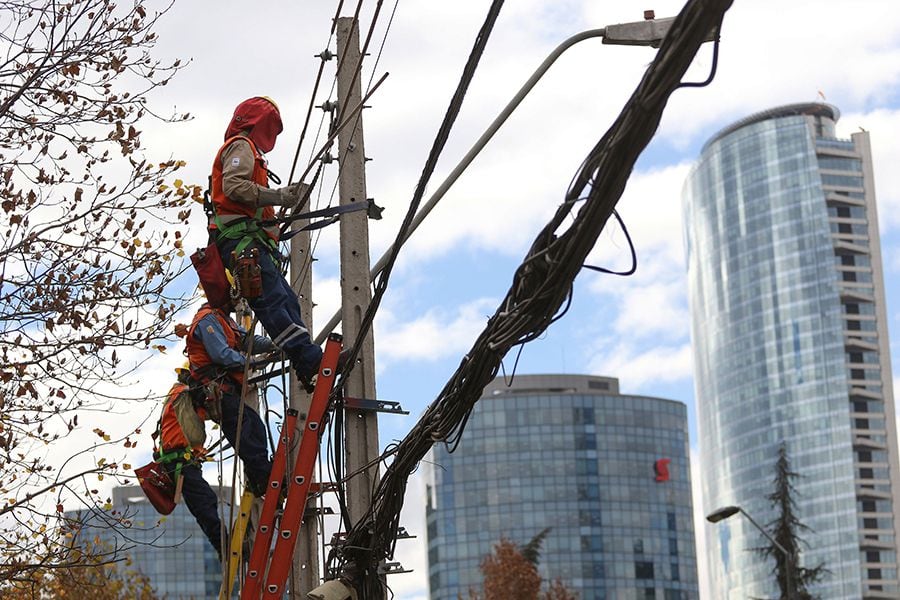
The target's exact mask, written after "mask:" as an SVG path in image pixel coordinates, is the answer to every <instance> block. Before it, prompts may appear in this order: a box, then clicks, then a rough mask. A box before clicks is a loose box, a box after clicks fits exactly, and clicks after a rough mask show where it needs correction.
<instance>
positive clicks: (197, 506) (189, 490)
mask: <svg viewBox="0 0 900 600" xmlns="http://www.w3.org/2000/svg"><path fill="white" fill-rule="evenodd" d="M177 464H178V461H173V462H168V463H165V465H164V466H165V469H166V471H167V472H168V473H169V476H170V477H172V479H173V480H174V479H175V466H176V465H177ZM181 478H182V484H181V495H182V496H184V503H185V504H186V505H187V507H188V510H189V511H191V514H192V515H194V518H195V519H196V520H197V525H199V526H200V529H202V530H203V533H204V534H206V538H207V539H208V540H209V543H210V544H212V546H213V548H215V549H216V552H218V553H219V557H220V558H221V556H222V523H221V521H219V512H218V506H219V502H218V500H217V499H216V494H215V492H213V491H212V488H211V487H209V484H208V483H207V482H206V480H205V479H203V473H202V472H201V471H200V467H199V466H198V465H195V464H193V463H189V462H183V463H182V467H181Z"/></svg>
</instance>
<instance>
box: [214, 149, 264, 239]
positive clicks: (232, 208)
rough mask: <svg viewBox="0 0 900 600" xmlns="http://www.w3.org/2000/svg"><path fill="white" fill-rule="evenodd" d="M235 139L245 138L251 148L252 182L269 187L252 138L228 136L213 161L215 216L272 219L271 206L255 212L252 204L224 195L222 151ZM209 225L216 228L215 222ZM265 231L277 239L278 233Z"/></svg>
mask: <svg viewBox="0 0 900 600" xmlns="http://www.w3.org/2000/svg"><path fill="white" fill-rule="evenodd" d="M236 140H245V141H246V142H247V143H248V144H250V148H251V149H252V150H253V156H254V158H255V160H254V163H253V183H255V184H257V185H260V186H262V187H269V176H268V173H269V171H268V170H267V169H266V158H265V156H263V155H262V153H261V152H260V151H259V150H258V149H257V148H256V144H254V143H253V140H251V139H250V138H248V137H247V136H244V135H236V136H234V137H230V138H228V139H227V140H225V143H224V144H222V147H221V148H219V151H218V152H216V159H215V160H214V161H213V168H212V203H213V208H214V209H215V211H216V216H218V217H227V216H234V215H238V216H242V217H250V218H256V219H259V218H262V219H274V218H275V208H274V207H272V206H264V207H262V209H261V213H260V214H257V212H259V211H258V210H256V209H254V208H253V207H252V206H249V205H247V204H245V203H243V202H235V201H234V200H231V199H230V198H228V196H226V195H225V191H224V189H223V188H222V153H223V152H225V149H226V148H228V146H230V145H231V144H232V143H233V142H235V141H236ZM226 225H227V223H226ZM209 227H210V229H217V228H218V227H217V226H216V224H215V223H210V224H209ZM265 232H266V235H268V236H269V237H270V238H272V239H273V240H275V241H276V242H277V241H278V234H277V233H276V232H274V231H271V230H269V229H266V230H265Z"/></svg>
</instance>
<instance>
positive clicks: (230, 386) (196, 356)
mask: <svg viewBox="0 0 900 600" xmlns="http://www.w3.org/2000/svg"><path fill="white" fill-rule="evenodd" d="M230 309H231V307H226V308H213V307H211V306H209V304H204V305H203V306H201V307H200V310H199V311H197V314H196V315H195V316H194V319H193V321H192V322H191V325H190V327H189V328H188V329H187V332H186V338H187V339H186V342H187V355H188V362H189V363H190V369H191V378H192V379H193V380H194V381H196V382H199V383H200V384H202V385H203V386H204V388H205V390H206V397H207V400H206V406H207V410H208V412H209V413H210V418H211V419H212V420H214V421H216V422H218V423H219V424H220V426H221V428H222V433H223V434H224V435H225V438H226V439H227V440H228V442H229V443H230V444H231V446H232V447H233V448H236V449H237V452H238V456H239V457H240V458H241V461H242V462H243V463H244V472H245V474H246V476H247V487H248V488H249V489H250V491H251V492H253V494H254V495H256V496H257V497H259V496H262V495H264V494H265V491H266V487H267V485H268V483H269V474H270V473H271V471H272V462H271V461H270V460H269V453H268V448H267V446H266V444H267V437H266V427H265V425H264V424H263V422H262V420H261V419H260V418H259V413H257V412H256V411H255V410H254V409H253V408H252V407H250V406H247V405H246V404H244V406H243V416H242V419H241V425H240V442H238V414H239V413H240V412H241V410H242V409H241V404H242V400H241V390H242V387H243V381H244V365H245V364H246V362H247V357H246V356H245V355H244V354H243V353H242V352H241V350H242V348H244V347H245V342H246V337H247V332H246V331H245V330H244V329H243V328H241V327H240V326H239V325H238V324H237V323H235V321H234V319H232V318H231V315H230V314H229V311H230ZM182 333H184V331H183V330H182ZM273 350H275V346H274V344H272V342H271V341H270V340H269V339H268V338H265V337H263V336H259V335H257V336H254V338H253V352H254V353H264V352H271V351H273Z"/></svg>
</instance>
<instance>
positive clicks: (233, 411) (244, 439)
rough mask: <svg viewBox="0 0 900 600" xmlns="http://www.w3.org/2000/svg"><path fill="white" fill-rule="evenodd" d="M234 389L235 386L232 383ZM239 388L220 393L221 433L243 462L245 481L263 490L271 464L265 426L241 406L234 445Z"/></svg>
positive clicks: (247, 409) (270, 471)
mask: <svg viewBox="0 0 900 600" xmlns="http://www.w3.org/2000/svg"><path fill="white" fill-rule="evenodd" d="M234 385H235V386H237V384H234ZM240 390H241V388H240V386H237V389H231V390H229V391H228V392H224V393H223V394H222V433H223V434H224V435H225V439H227V440H228V443H229V444H231V447H232V448H238V456H239V457H240V459H241V462H243V463H244V473H245V474H246V475H247V479H249V480H250V483H251V484H252V485H253V486H254V487H255V488H256V489H257V490H262V491H265V490H266V488H267V487H268V485H269V475H270V474H271V473H272V461H270V460H269V448H268V446H267V442H268V440H267V438H266V426H265V425H264V424H263V422H262V419H260V418H259V414H258V413H257V412H256V411H255V410H253V409H252V408H250V407H249V406H247V405H244V414H243V419H242V424H241V443H240V447H239V446H238V444H237V426H238V411H240V410H241V398H240Z"/></svg>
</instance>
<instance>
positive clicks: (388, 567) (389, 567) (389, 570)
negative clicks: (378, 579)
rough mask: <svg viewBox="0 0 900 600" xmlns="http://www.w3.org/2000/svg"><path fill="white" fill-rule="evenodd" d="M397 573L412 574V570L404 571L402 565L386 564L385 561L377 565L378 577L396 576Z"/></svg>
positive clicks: (395, 563)
mask: <svg viewBox="0 0 900 600" xmlns="http://www.w3.org/2000/svg"><path fill="white" fill-rule="evenodd" d="M399 573H412V569H404V568H403V565H401V564H400V563H398V562H387V561H385V560H383V561H381V562H380V563H379V564H378V574H379V575H397V574H399Z"/></svg>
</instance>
